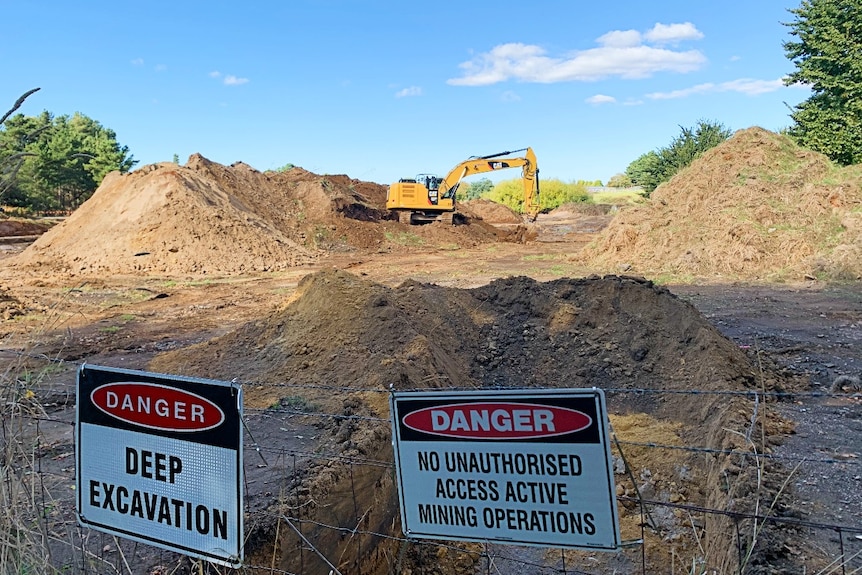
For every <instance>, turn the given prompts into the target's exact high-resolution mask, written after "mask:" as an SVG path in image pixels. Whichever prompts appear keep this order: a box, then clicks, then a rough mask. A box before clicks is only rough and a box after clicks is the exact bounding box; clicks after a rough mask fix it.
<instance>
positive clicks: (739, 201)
mask: <svg viewBox="0 0 862 575" xmlns="http://www.w3.org/2000/svg"><path fill="white" fill-rule="evenodd" d="M576 257H577V259H579V260H583V261H589V262H590V263H591V264H593V265H596V266H597V267H599V268H600V269H619V268H620V266H622V267H623V269H632V270H633V271H635V272H637V273H638V274H644V275H657V274H662V273H671V274H675V275H682V276H686V275H688V276H698V277H709V276H723V277H729V278H740V279H783V278H793V279H801V278H802V277H803V276H805V275H808V276H814V277H820V276H824V277H831V278H847V279H852V278H858V277H860V276H862V170H860V169H859V168H858V167H851V168H843V169H840V168H835V167H834V166H832V165H831V163H830V162H829V160H828V159H827V158H826V157H825V156H823V155H821V154H817V153H815V152H810V151H807V150H803V149H801V148H799V147H798V146H796V145H795V144H794V143H793V142H792V141H791V140H790V139H789V138H787V137H785V136H781V135H778V134H774V133H772V132H768V131H766V130H763V129H761V128H749V129H746V130H740V131H739V132H737V133H736V134H734V136H733V137H732V138H730V139H729V140H728V141H726V142H724V143H723V144H721V145H719V146H717V147H716V148H713V149H712V150H709V151H708V152H706V153H705V154H704V155H703V156H702V157H701V158H699V159H697V160H695V162H694V163H692V165H691V166H689V167H688V168H686V169H684V170H682V171H681V172H680V173H678V174H677V175H676V176H674V177H673V178H672V179H671V180H670V181H669V182H667V183H666V184H663V185H661V186H659V188H658V189H657V190H656V191H655V192H654V193H653V194H652V196H651V198H650V201H649V202H648V203H647V204H645V205H642V206H633V207H626V208H623V209H622V210H621V211H620V213H619V215H618V216H617V217H616V218H615V219H614V221H613V222H612V223H611V224H610V225H609V226H608V228H607V229H606V230H605V231H604V232H603V233H602V235H601V236H600V237H599V238H598V239H597V240H596V241H595V242H594V243H593V244H592V245H591V246H590V247H589V248H588V249H587V250H585V251H584V252H583V253H581V254H579V255H578V256H576Z"/></svg>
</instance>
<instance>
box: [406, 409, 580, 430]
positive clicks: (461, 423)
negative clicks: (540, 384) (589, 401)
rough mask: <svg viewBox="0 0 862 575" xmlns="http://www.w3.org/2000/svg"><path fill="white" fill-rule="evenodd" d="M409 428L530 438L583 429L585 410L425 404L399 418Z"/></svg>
mask: <svg viewBox="0 0 862 575" xmlns="http://www.w3.org/2000/svg"><path fill="white" fill-rule="evenodd" d="M402 421H403V423H404V425H406V426H407V427H409V428H410V429H413V430H416V431H421V432H422V433H430V434H432V435H442V436H446V437H458V438H462V439H534V438H538V437H553V436H555V435H565V434H567V433H575V432H577V431H582V430H584V429H587V428H588V427H589V426H590V425H592V424H593V418H592V417H590V416H589V415H587V414H586V413H581V412H580V411H577V410H574V409H569V408H567V407H557V406H554V405H540V404H534V403H503V402H488V403H455V404H452V405H440V406H436V407H426V408H425V409H420V410H418V411H414V412H412V413H408V414H407V415H405V416H404V418H403V419H402Z"/></svg>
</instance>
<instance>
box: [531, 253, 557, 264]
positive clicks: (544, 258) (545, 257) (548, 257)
mask: <svg viewBox="0 0 862 575" xmlns="http://www.w3.org/2000/svg"><path fill="white" fill-rule="evenodd" d="M561 259H563V256H562V254H530V255H526V256H522V257H521V260H523V261H525V262H552V261H557V260H561Z"/></svg>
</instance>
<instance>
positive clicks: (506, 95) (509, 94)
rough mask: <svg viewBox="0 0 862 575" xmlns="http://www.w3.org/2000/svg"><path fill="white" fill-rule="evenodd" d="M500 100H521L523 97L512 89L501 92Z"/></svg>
mask: <svg viewBox="0 0 862 575" xmlns="http://www.w3.org/2000/svg"><path fill="white" fill-rule="evenodd" d="M500 100H502V101H503V102H520V101H521V97H520V96H519V95H518V94H516V93H515V92H513V91H512V90H506V91H505V92H503V93H502V94H500Z"/></svg>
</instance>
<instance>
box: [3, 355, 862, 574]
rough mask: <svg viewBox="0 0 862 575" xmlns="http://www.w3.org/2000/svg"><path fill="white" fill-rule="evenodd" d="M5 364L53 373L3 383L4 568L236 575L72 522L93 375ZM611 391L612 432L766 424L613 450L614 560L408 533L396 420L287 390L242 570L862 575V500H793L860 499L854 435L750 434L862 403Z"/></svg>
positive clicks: (254, 503) (260, 441) (257, 434)
mask: <svg viewBox="0 0 862 575" xmlns="http://www.w3.org/2000/svg"><path fill="white" fill-rule="evenodd" d="M2 358H9V359H18V360H20V359H22V358H23V359H26V360H28V361H31V362H35V367H34V368H33V370H35V371H39V370H40V369H41V371H50V374H49V375H47V376H42V377H40V378H30V377H27V376H25V377H23V378H22V377H21V374H17V375H16V374H11V373H9V371H8V370H7V377H6V378H4V379H5V381H6V383H4V384H2V385H0V394H2V396H3V398H4V405H3V438H2V439H3V442H4V446H3V452H2V454H0V455H2V460H0V465H2V469H3V477H2V480H3V485H2V499H0V507H2V508H5V509H6V510H7V511H6V513H7V515H8V517H7V518H6V519H5V520H4V523H5V524H4V525H3V526H2V527H3V532H4V534H3V535H2V536H0V537H2V541H0V545H2V549H0V567H2V568H3V570H4V571H5V572H13V571H15V570H17V571H19V572H20V571H21V570H22V568H25V567H26V569H24V571H27V570H29V571H30V572H34V573H35V572H58V573H59V572H63V573H118V574H119V573H133V574H137V573H148V574H153V575H156V574H158V575H167V574H168V573H186V572H197V573H225V572H228V571H229V569H228V568H226V567H221V566H217V565H213V564H208V563H202V562H196V561H194V560H191V559H188V558H185V557H182V556H180V555H177V554H174V553H172V552H169V551H164V550H161V549H159V548H156V547H151V546H149V545H145V544H143V543H136V542H134V541H129V540H122V539H119V538H116V537H114V536H112V535H108V534H105V533H102V532H98V531H95V530H91V529H88V528H85V527H82V526H80V525H79V524H78V523H77V521H76V517H75V493H74V483H75V477H74V473H75V466H74V461H75V458H74V414H73V413H72V410H71V409H70V408H71V407H72V406H73V405H74V403H75V399H74V394H75V389H74V380H73V376H72V374H73V373H74V371H75V370H76V369H77V368H78V367H79V365H80V364H79V363H76V362H60V361H55V360H53V359H51V358H48V357H45V356H40V355H30V354H26V353H24V352H22V351H20V350H0V359H2ZM40 364H41V368H40V367H39V365H40ZM48 366H50V367H51V369H50V370H45V369H44V368H46V367H48ZM240 383H242V385H244V386H247V387H249V388H252V387H255V388H262V387H263V388H278V389H282V390H283V391H284V392H285V393H286V394H289V395H290V394H302V393H303V392H306V393H307V394H309V395H313V394H327V395H338V396H344V397H349V396H352V395H355V394H360V393H361V394H369V393H371V394H380V396H381V398H385V397H386V396H388V394H389V393H390V392H391V390H386V389H372V390H368V389H363V388H359V387H334V386H325V385H319V386H317V385H304V386H303V385H291V384H288V383H284V384H270V383H260V382H240ZM438 389H440V388H438ZM445 389H446V390H447V391H453V390H457V389H458V388H455V387H448V388H445ZM471 391H475V389H472V388H471ZM604 392H605V394H606V396H607V397H608V404H609V406H610V411H611V425H612V427H616V425H615V421H617V418H624V417H625V416H626V415H628V413H626V412H627V410H621V411H620V412H618V413H615V409H614V405H615V398H620V399H625V398H629V399H630V398H631V397H637V396H650V397H654V398H661V399H667V398H672V397H674V396H679V395H693V396H702V397H714V398H716V397H717V398H727V399H728V400H731V399H732V400H734V401H739V402H743V403H742V404H740V405H744V406H747V407H746V410H747V411H746V413H747V414H748V416H749V417H750V419H751V428H752V429H748V430H745V429H742V430H739V435H740V441H739V444H738V445H736V444H732V445H730V446H726V445H715V444H711V443H710V441H709V440H708V439H703V442H702V443H697V442H687V441H683V440H679V441H675V440H673V439H674V436H673V434H671V435H670V436H668V435H667V434H664V435H660V436H659V438H656V439H653V438H652V437H651V436H650V429H649V428H648V427H647V428H639V429H637V433H631V432H623V431H620V430H617V431H618V433H616V434H615V436H614V442H613V444H612V453H613V455H614V472H615V481H616V500H617V503H618V506H619V511H620V516H621V517H620V522H621V526H622V531H623V541H624V544H623V547H622V548H621V549H620V550H619V551H617V552H612V553H597V552H593V551H589V550H579V549H558V548H545V547H536V546H530V547H519V546H511V545H503V544H499V543H493V542H474V543H462V542H452V541H449V542H447V541H439V540H423V539H415V538H407V537H405V536H404V534H403V533H402V531H401V524H400V517H399V513H398V508H399V505H398V498H397V495H398V494H397V489H396V482H395V481H394V474H395V464H394V461H393V453H392V449H391V437H390V431H391V423H390V420H389V419H388V417H385V414H381V413H374V412H373V411H372V410H369V409H364V408H361V406H360V407H356V408H355V409H346V410H342V411H341V412H336V411H335V410H321V409H317V408H316V407H315V405H314V403H313V401H308V400H306V399H303V397H304V396H301V397H298V398H297V399H295V400H294V399H293V397H294V396H293V395H290V397H291V398H292V399H291V401H287V402H286V401H285V400H283V399H282V400H280V401H279V402H277V403H274V404H273V405H270V406H268V407H265V408H261V407H258V408H246V409H245V420H246V421H245V426H246V431H247V432H246V433H245V434H244V437H245V440H244V451H245V456H244V467H245V474H244V480H245V485H244V492H245V507H246V508H245V515H246V519H245V528H246V533H245V549H246V555H245V561H244V565H243V566H242V567H241V568H240V569H239V570H240V571H242V572H248V573H273V574H284V575H288V574H294V573H296V574H309V573H324V574H345V575H346V574H348V573H351V574H353V573H355V574H359V575H365V574H367V575H372V574H374V575H376V574H378V573H402V572H411V573H487V574H491V573H497V574H506V573H536V574H543V573H547V574H553V573H562V574H570V573H590V574H598V573H606V572H618V573H668V572H670V573H710V572H712V573H724V572H728V573H742V572H746V573H747V572H766V570H767V567H768V566H770V565H772V566H773V568H774V569H779V570H780V569H783V568H787V567H786V566H788V565H791V566H795V568H796V569H797V570H798V572H806V573H808V572H811V573H821V574H823V575H827V574H839V573H840V574H841V575H852V574H859V573H862V521H860V517H862V509H852V508H849V507H844V506H847V505H850V506H851V507H852V502H853V501H856V500H857V499H853V498H846V499H844V498H842V497H841V490H840V489H839V490H837V492H836V493H837V497H838V498H837V500H835V501H832V500H829V499H828V497H824V498H823V500H822V501H819V502H815V504H814V505H812V504H811V502H807V501H804V500H803V499H802V498H800V497H797V496H795V495H794V494H793V491H794V485H797V484H801V483H805V481H807V478H809V477H814V478H821V477H829V476H833V475H835V474H837V473H839V472H840V473H842V474H844V475H846V476H847V477H850V478H851V479H850V480H849V481H850V483H849V484H847V485H846V486H845V490H846V493H851V492H855V491H858V490H862V478H860V475H862V467H860V465H862V462H860V460H859V454H858V453H854V452H844V451H842V449H841V445H840V441H841V438H834V442H835V449H834V450H833V452H832V454H831V455H830V454H825V455H824V454H817V453H799V452H792V451H788V450H782V449H776V448H775V447H774V446H770V445H768V444H767V443H766V442H765V441H761V442H760V443H758V442H757V441H754V440H753V437H756V432H754V431H753V428H756V427H757V426H758V425H761V424H760V423H759V422H760V419H759V417H761V416H762V415H763V414H764V413H766V411H767V409H769V408H768V407H767V402H770V405H775V404H778V405H780V404H786V403H789V402H808V403H809V404H812V405H813V404H816V403H817V402H822V401H824V400H830V401H838V402H847V405H848V406H849V408H851V409H853V410H857V412H858V410H859V409H860V402H859V401H858V396H855V397H854V396H848V395H847V394H840V393H821V392H813V393H811V392H809V393H784V392H768V391H750V390H746V391H739V390H685V391H681V390H669V389H628V388H626V389H622V388H606V389H604ZM626 405H629V404H626ZM731 435H732V434H731ZM763 435H765V432H764V433H763ZM669 437H670V439H668V438H669ZM700 437H705V436H704V435H703V434H700ZM678 438H679V437H678V436H677V439H678ZM675 458H676V459H675ZM672 462H676V463H675V464H674V465H675V467H674V466H673V465H671V463H672ZM667 469H672V470H673V472H672V475H669V474H670V473H671V472H668V471H667ZM662 470H664V471H662ZM746 473H749V475H750V477H752V478H753V479H752V481H751V482H749V483H744V482H742V481H740V480H739V479H738V478H740V477H742V476H743V475H745V474H746ZM740 485H743V486H748V487H749V488H750V489H748V490H746V489H744V488H741V487H739V486H740ZM827 495H828V494H827ZM833 505H834V507H832V506H833ZM25 546H29V547H30V548H35V549H38V550H40V551H39V553H40V556H39V557H37V558H33V557H27V553H26V552H25V550H24V548H25ZM727 557H730V559H727ZM10 566H14V567H15V569H14V570H10V569H9V567H10ZM781 566H784V567H781Z"/></svg>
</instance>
